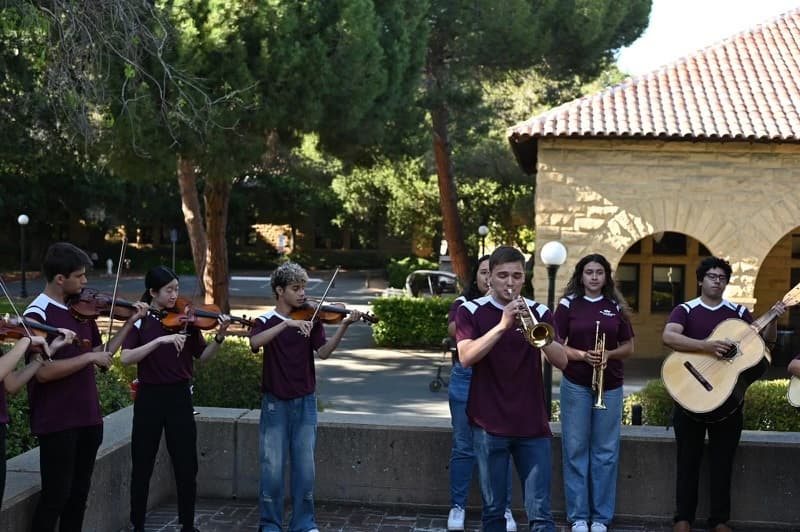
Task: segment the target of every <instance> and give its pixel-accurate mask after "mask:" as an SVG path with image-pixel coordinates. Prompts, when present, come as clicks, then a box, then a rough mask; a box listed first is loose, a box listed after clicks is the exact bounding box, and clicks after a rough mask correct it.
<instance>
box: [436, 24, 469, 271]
mask: <svg viewBox="0 0 800 532" xmlns="http://www.w3.org/2000/svg"><path fill="white" fill-rule="evenodd" d="M448 39H449V36H448V35H447V34H446V33H441V32H439V33H437V32H434V35H433V36H432V37H431V41H430V43H429V46H428V55H427V58H426V65H425V78H426V79H425V83H426V86H427V87H426V89H425V90H426V92H427V93H428V97H429V98H431V101H433V102H434V103H433V104H432V105H431V107H430V108H429V111H430V113H431V129H432V130H433V131H432V133H433V156H434V160H435V162H436V176H437V179H438V183H439V207H440V208H441V210H442V230H443V231H444V237H445V239H446V240H447V253H448V254H449V255H450V265H451V266H452V267H453V272H455V274H456V275H457V276H458V278H459V279H460V280H461V283H462V285H464V286H467V283H468V282H469V276H470V273H471V272H470V267H469V258H468V256H467V248H466V245H465V244H464V229H463V227H462V226H461V216H460V215H459V214H458V191H457V190H456V183H455V179H454V178H453V161H452V159H451V151H450V139H449V137H448V135H447V125H448V124H447V122H448V112H447V102H446V100H445V93H446V90H444V87H445V86H446V85H447V76H448V72H447V65H446V61H445V56H446V51H445V50H446V46H445V43H446V42H447V41H448ZM437 244H438V243H436V242H435V243H434V247H436V246H437ZM437 251H438V250H437Z"/></svg>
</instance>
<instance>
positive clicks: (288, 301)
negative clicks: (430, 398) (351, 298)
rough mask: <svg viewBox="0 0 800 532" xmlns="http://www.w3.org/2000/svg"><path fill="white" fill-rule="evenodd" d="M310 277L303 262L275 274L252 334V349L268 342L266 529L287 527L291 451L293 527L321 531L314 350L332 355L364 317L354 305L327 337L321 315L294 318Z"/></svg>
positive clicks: (262, 430)
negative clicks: (269, 305)
mask: <svg viewBox="0 0 800 532" xmlns="http://www.w3.org/2000/svg"><path fill="white" fill-rule="evenodd" d="M307 282H308V275H307V274H306V271H305V270H304V269H303V268H302V267H300V266H299V265H298V264H296V263H293V262H286V263H284V264H282V265H281V266H280V267H278V268H277V269H276V270H275V272H274V273H273V274H272V279H271V285H272V291H273V292H274V294H275V297H276V299H277V303H276V305H275V309H274V310H271V311H269V312H267V313H266V314H263V315H261V316H259V317H258V318H257V319H256V320H255V325H254V327H253V329H252V331H251V333H250V334H251V336H250V347H251V348H252V350H253V352H254V353H255V352H258V351H259V350H260V349H261V348H262V347H263V348H264V365H263V371H262V384H261V391H262V392H263V393H264V396H263V398H262V401H261V420H260V424H259V440H260V441H259V461H260V465H261V479H260V487H259V511H260V513H261V518H260V521H259V530H260V531H269V532H273V531H280V530H282V526H283V500H284V488H283V486H284V484H283V482H284V465H285V463H286V459H287V457H290V460H291V464H290V467H291V478H292V483H291V494H290V495H291V500H292V514H291V522H290V524H289V530H302V531H308V532H313V531H316V530H317V525H316V523H315V520H314V498H313V493H314V445H315V442H316V433H317V397H316V393H315V389H316V376H315V372H314V353H315V352H316V354H317V356H318V357H319V358H321V359H326V358H328V357H329V356H330V355H331V353H332V352H333V350H334V349H335V348H336V346H337V345H338V344H339V341H340V340H341V339H342V337H343V336H344V333H345V331H346V330H347V328H348V327H349V326H350V324H351V323H353V322H355V321H357V320H359V319H360V318H361V313H360V312H359V311H357V310H352V311H351V312H350V313H349V314H348V315H347V317H345V318H344V319H343V320H342V322H341V325H340V326H339V328H338V329H337V330H336V333H335V334H334V335H333V336H332V337H331V338H330V339H328V340H327V341H326V339H325V330H324V328H323V326H322V324H321V323H320V322H319V321H315V322H313V323H312V322H311V321H305V320H296V319H292V318H291V317H290V316H291V314H292V311H293V310H296V309H298V308H301V307H303V306H304V305H305V303H306V283H307Z"/></svg>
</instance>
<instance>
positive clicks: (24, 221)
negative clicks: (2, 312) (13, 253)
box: [17, 214, 30, 297]
mask: <svg viewBox="0 0 800 532" xmlns="http://www.w3.org/2000/svg"><path fill="white" fill-rule="evenodd" d="M28 222H30V218H28V215H27V214H20V215H19V216H17V223H18V224H19V263H20V270H22V272H21V273H22V288H21V289H20V291H19V297H28V290H26V288H25V226H26V225H28Z"/></svg>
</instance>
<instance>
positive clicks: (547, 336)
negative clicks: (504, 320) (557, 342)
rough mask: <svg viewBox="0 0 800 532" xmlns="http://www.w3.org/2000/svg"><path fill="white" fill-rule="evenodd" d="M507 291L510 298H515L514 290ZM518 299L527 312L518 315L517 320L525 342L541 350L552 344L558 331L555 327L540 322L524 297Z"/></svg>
mask: <svg viewBox="0 0 800 532" xmlns="http://www.w3.org/2000/svg"><path fill="white" fill-rule="evenodd" d="M507 291H508V297H513V292H512V290H511V289H510V288H509V289H508V290H507ZM516 299H518V300H520V302H521V303H522V304H523V305H524V306H525V310H526V311H527V312H524V313H521V314H517V320H518V321H519V328H518V329H517V330H518V331H520V332H521V333H522V334H523V336H525V340H527V341H528V343H529V344H531V345H532V346H533V347H536V348H539V349H541V348H542V347H544V346H546V345H548V344H550V343H551V342H552V341H553V339H554V338H555V337H556V331H555V329H553V326H552V325H550V324H549V323H541V322H539V321H538V320H537V319H536V316H534V315H533V312H532V311H531V308H530V307H529V306H528V304H527V303H526V302H525V300H524V299H523V298H522V296H517V298H516Z"/></svg>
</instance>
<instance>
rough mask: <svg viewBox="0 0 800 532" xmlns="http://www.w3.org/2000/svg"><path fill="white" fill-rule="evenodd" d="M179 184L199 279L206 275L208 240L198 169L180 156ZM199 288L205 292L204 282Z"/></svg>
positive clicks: (184, 216)
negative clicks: (198, 191) (198, 185)
mask: <svg viewBox="0 0 800 532" xmlns="http://www.w3.org/2000/svg"><path fill="white" fill-rule="evenodd" d="M178 186H179V187H180V190H181V209H182V210H183V218H184V221H185V222H186V231H187V232H188V234H189V244H190V245H191V247H192V259H193V260H194V269H195V271H196V272H197V277H198V279H199V278H201V277H204V276H205V269H206V267H205V263H206V251H207V249H208V241H207V239H206V230H205V227H203V213H202V211H201V210H200V197H199V195H198V193H197V171H196V169H195V166H194V164H193V163H192V161H190V160H188V159H184V158H182V157H180V156H178ZM197 286H198V289H199V290H200V291H201V294H202V293H204V287H203V283H200V282H199V281H198V283H197Z"/></svg>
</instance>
